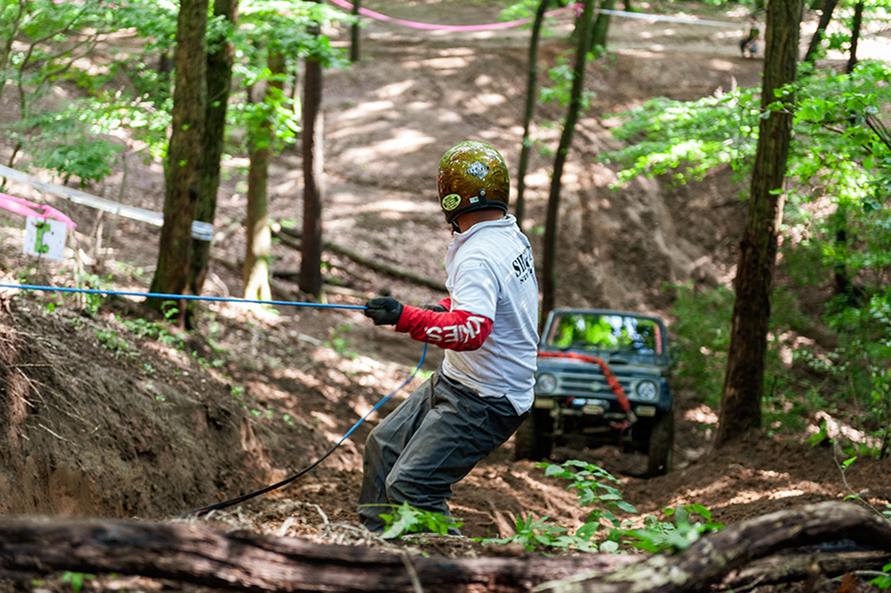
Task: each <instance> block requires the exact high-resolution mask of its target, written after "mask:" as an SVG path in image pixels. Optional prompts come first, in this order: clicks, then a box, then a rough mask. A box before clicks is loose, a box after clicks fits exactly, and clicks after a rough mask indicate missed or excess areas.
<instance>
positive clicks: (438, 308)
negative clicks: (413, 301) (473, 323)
mask: <svg viewBox="0 0 891 593" xmlns="http://www.w3.org/2000/svg"><path fill="white" fill-rule="evenodd" d="M421 308H422V309H424V310H426V311H434V312H436V313H448V312H449V310H448V309H446V308H445V307H443V306H442V305H440V304H439V303H435V304H432V305H421Z"/></svg>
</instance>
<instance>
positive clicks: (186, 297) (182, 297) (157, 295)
mask: <svg viewBox="0 0 891 593" xmlns="http://www.w3.org/2000/svg"><path fill="white" fill-rule="evenodd" d="M0 288H18V289H19V290H38V291H43V292H67V293H75V294H98V295H105V296H132V297H143V298H147V299H167V300H177V301H213V302H225V303H242V304H245V305H283V306H290V307H316V308H320V309H359V310H362V311H364V310H365V305H332V304H330V303H305V302H303V303H302V302H300V301H261V300H254V299H239V298H236V297H212V296H202V295H196V294H169V293H163V292H130V291H125V290H103V289H101V288H67V287H64V286H38V285H34V284H0Z"/></svg>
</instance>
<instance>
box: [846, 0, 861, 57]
mask: <svg viewBox="0 0 891 593" xmlns="http://www.w3.org/2000/svg"><path fill="white" fill-rule="evenodd" d="M862 27H863V0H859V2H857V4H856V5H855V6H854V18H853V19H851V52H850V55H849V56H848V65H847V67H846V68H845V70H846V72H847V73H848V74H850V73H851V72H853V71H854V66H856V65H857V46H858V45H859V44H860V29H861V28H862Z"/></svg>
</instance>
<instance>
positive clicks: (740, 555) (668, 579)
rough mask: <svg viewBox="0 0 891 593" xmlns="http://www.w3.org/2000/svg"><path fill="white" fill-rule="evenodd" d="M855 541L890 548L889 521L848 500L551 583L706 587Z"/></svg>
mask: <svg viewBox="0 0 891 593" xmlns="http://www.w3.org/2000/svg"><path fill="white" fill-rule="evenodd" d="M839 540H851V541H852V542H854V543H855V544H860V545H862V546H866V547H867V548H871V549H877V550H884V551H887V552H891V522H889V521H888V520H886V519H884V518H883V517H881V516H880V515H878V514H877V513H876V512H874V511H871V510H867V509H865V508H863V507H861V506H858V505H856V504H853V503H848V502H834V501H831V502H822V503H818V504H812V505H806V506H803V507H801V508H799V509H789V510H784V511H777V512H775V513H770V514H767V515H762V516H760V517H756V518H754V519H750V520H748V521H745V522H743V523H739V524H737V525H732V526H730V527H727V528H725V529H724V530H723V531H719V532H717V533H713V534H710V535H708V536H706V537H703V538H702V539H700V540H699V541H697V542H696V543H694V544H693V545H692V546H690V547H689V548H688V549H687V550H685V551H684V553H683V554H681V555H679V556H666V555H662V554H657V555H654V556H651V557H650V558H648V559H646V560H644V561H643V562H640V563H637V564H634V565H631V566H624V567H621V568H619V569H618V570H616V571H615V572H613V573H611V574H606V575H604V574H597V573H595V574H588V575H577V576H575V577H571V578H569V579H566V580H562V581H556V582H553V583H548V584H547V585H544V586H543V587H541V588H539V589H538V590H537V591H541V592H546V591H547V592H551V593H569V592H570V591H571V592H572V593H595V592H596V593H625V592H627V591H647V592H648V593H681V592H690V591H707V590H708V589H709V587H710V586H711V585H713V584H717V583H720V582H722V581H723V579H724V578H725V577H726V576H727V575H728V574H729V573H730V572H731V571H734V570H737V569H739V568H742V567H744V566H746V565H748V564H750V563H751V562H753V561H754V560H757V559H760V558H765V557H767V556H771V555H773V554H776V553H778V552H781V551H783V550H787V549H795V548H799V547H803V546H814V545H816V544H821V543H826V542H835V541H839Z"/></svg>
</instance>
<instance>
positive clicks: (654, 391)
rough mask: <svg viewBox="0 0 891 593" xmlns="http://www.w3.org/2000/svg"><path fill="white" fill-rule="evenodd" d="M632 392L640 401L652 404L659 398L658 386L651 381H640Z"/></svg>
mask: <svg viewBox="0 0 891 593" xmlns="http://www.w3.org/2000/svg"><path fill="white" fill-rule="evenodd" d="M634 391H635V393H637V399H639V400H640V401H645V402H653V401H656V398H657V397H658V396H659V386H658V385H656V383H654V382H653V381H641V382H640V383H638V384H637V387H636V388H635V390H634Z"/></svg>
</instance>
